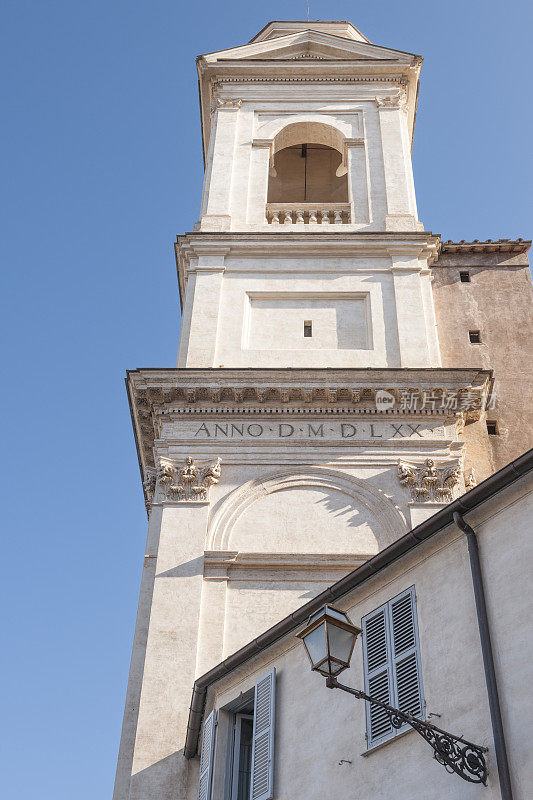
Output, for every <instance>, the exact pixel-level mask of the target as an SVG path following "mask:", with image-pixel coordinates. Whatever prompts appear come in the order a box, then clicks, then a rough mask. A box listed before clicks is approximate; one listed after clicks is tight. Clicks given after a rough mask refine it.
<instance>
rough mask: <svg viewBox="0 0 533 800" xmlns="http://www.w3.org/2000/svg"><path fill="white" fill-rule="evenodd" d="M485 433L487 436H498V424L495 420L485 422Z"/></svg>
mask: <svg viewBox="0 0 533 800" xmlns="http://www.w3.org/2000/svg"><path fill="white" fill-rule="evenodd" d="M487 433H488V434H489V436H497V435H498V423H497V422H496V420H490V419H488V420H487Z"/></svg>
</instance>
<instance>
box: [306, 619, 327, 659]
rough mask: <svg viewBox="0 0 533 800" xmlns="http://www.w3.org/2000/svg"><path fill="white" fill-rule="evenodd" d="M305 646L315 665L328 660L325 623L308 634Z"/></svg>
mask: <svg viewBox="0 0 533 800" xmlns="http://www.w3.org/2000/svg"><path fill="white" fill-rule="evenodd" d="M304 644H305V647H306V649H307V652H308V653H309V658H310V659H311V663H312V664H313V665H314V664H318V663H319V662H320V661H323V660H324V659H325V658H327V655H328V648H327V642H326V625H325V623H324V622H323V623H322V625H319V626H318V628H315V629H314V631H311V633H308V634H307V636H306V637H305V638H304Z"/></svg>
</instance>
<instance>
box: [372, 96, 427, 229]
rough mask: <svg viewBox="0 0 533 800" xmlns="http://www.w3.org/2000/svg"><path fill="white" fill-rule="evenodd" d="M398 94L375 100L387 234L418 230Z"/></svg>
mask: <svg viewBox="0 0 533 800" xmlns="http://www.w3.org/2000/svg"><path fill="white" fill-rule="evenodd" d="M401 95H402V93H401V92H400V91H399V92H398V93H397V96H394V97H386V98H380V97H378V98H376V103H377V106H378V114H379V126H380V131H381V146H382V151H383V169H384V173H385V190H386V204H387V216H386V218H385V230H387V231H413V230H418V225H417V216H416V204H415V199H414V184H413V181H412V175H410V171H412V167H411V157H410V153H406V152H405V148H404V144H405V141H404V139H405V137H404V130H403V129H404V127H405V126H406V118H405V112H404V110H403V103H402V99H401Z"/></svg>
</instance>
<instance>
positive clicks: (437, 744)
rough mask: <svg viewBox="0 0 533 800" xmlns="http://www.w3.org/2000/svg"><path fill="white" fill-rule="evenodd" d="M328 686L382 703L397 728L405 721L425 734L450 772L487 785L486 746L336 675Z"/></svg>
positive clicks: (331, 678)
mask: <svg viewBox="0 0 533 800" xmlns="http://www.w3.org/2000/svg"><path fill="white" fill-rule="evenodd" d="M326 686H327V687H328V688H329V689H342V690H343V691H344V692H348V694H352V695H353V696H354V697H357V698H358V699H359V700H366V702H367V703H373V704H374V705H376V706H380V708H383V709H384V711H385V712H386V714H387V716H388V718H389V720H390V722H391V725H392V726H393V728H396V729H397V730H398V729H399V728H401V727H402V725H404V724H406V723H407V724H408V725H410V726H411V728H414V730H415V731H416V732H417V733H419V734H420V736H422V738H423V739H425V740H426V742H427V743H428V744H429V746H430V747H431V748H432V749H433V756H434V758H435V759H436V760H437V761H438V762H439V764H442V765H443V766H444V767H445V768H446V770H447V771H448V772H455V774H456V775H459V777H460V778H462V779H463V780H465V781H469V782H470V783H482V784H483V785H484V786H486V785H487V776H488V770H487V762H486V760H485V753H486V752H487V748H486V747H481V746H480V745H477V744H473V743H472V742H469V741H468V740H467V739H463V738H462V737H461V736H455V735H454V734H453V733H448V731H444V730H442V728H437V726H436V725H432V724H431V723H430V722H425V721H424V720H421V719H418V717H413V716H412V715H411V714H406V713H404V712H403V711H400V709H398V708H394V707H393V706H389V705H388V704H387V703H383V702H381V700H377V699H376V698H375V697H370V696H369V695H368V694H366V693H365V692H362V691H361V690H360V689H352V688H351V687H350V686H344V684H342V683H339V682H338V680H337V679H336V678H333V677H330V678H326Z"/></svg>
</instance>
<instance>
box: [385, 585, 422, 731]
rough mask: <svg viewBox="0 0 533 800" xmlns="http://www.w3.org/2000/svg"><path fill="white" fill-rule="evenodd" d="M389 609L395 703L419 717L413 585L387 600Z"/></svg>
mask: <svg viewBox="0 0 533 800" xmlns="http://www.w3.org/2000/svg"><path fill="white" fill-rule="evenodd" d="M389 611H390V626H391V632H392V636H391V639H392V662H393V673H394V684H395V689H396V691H395V695H396V705H397V707H398V708H399V709H400V711H403V712H405V713H406V714H413V716H415V717H419V716H420V715H421V714H422V712H423V701H422V680H421V671H420V648H419V644H418V625H417V621H416V604H415V592H414V587H413V586H412V587H411V588H410V589H408V590H407V591H406V592H403V593H402V594H400V595H398V597H395V598H394V600H391V601H390V603H389Z"/></svg>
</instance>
